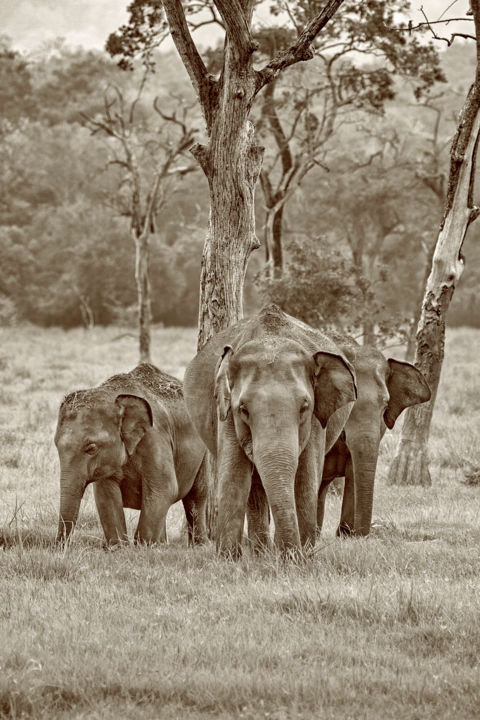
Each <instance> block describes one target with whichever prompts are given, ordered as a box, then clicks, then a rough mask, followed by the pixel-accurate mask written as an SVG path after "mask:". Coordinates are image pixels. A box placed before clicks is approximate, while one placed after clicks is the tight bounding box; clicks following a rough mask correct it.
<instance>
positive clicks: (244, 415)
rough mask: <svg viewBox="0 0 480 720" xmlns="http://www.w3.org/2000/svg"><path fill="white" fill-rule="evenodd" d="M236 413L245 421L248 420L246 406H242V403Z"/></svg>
mask: <svg viewBox="0 0 480 720" xmlns="http://www.w3.org/2000/svg"><path fill="white" fill-rule="evenodd" d="M238 411H239V413H240V415H242V417H243V418H244V419H245V420H246V419H247V418H248V410H247V406H246V405H244V404H243V403H240V405H239V406H238Z"/></svg>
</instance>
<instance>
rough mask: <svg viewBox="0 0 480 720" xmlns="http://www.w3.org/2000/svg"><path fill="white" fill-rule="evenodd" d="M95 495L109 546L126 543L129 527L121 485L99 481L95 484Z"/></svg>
mask: <svg viewBox="0 0 480 720" xmlns="http://www.w3.org/2000/svg"><path fill="white" fill-rule="evenodd" d="M93 494H94V497H95V503H96V506H97V510H98V514H99V516H100V522H101V523H102V528H103V533H104V535H105V541H106V543H107V545H117V544H119V543H122V542H126V540H127V539H128V538H127V525H126V523H125V513H124V512H123V502H122V491H121V489H120V486H119V484H118V483H117V482H115V480H98V481H97V482H95V483H94V484H93Z"/></svg>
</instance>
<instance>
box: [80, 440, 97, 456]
mask: <svg viewBox="0 0 480 720" xmlns="http://www.w3.org/2000/svg"><path fill="white" fill-rule="evenodd" d="M83 452H85V453H87V455H95V453H96V452H97V446H96V444H95V443H94V442H91V443H88V445H86V446H85V447H84V448H83Z"/></svg>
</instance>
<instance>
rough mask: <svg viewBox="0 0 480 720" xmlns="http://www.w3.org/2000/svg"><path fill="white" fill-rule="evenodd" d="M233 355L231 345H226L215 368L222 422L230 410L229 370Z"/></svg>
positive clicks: (216, 388)
mask: <svg viewBox="0 0 480 720" xmlns="http://www.w3.org/2000/svg"><path fill="white" fill-rule="evenodd" d="M232 353H233V348H232V346H231V345H225V347H224V349H223V353H222V357H221V358H220V360H219V361H218V363H217V367H216V368H215V400H216V401H217V407H218V414H219V417H220V420H222V421H223V420H226V419H227V415H228V411H229V410H230V397H231V396H230V382H229V380H228V368H229V363H230V357H231V355H232Z"/></svg>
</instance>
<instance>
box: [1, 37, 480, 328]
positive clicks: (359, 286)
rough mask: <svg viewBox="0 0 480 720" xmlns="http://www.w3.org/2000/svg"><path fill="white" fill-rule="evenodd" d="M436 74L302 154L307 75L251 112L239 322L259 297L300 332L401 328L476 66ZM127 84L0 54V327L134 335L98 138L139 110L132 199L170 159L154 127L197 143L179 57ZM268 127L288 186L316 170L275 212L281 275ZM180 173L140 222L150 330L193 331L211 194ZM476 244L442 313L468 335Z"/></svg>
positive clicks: (103, 63)
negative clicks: (245, 265)
mask: <svg viewBox="0 0 480 720" xmlns="http://www.w3.org/2000/svg"><path fill="white" fill-rule="evenodd" d="M214 60H215V59H214V57H213V53H212V62H214ZM441 63H442V66H443V71H444V73H445V77H446V82H437V83H435V84H434V85H433V86H432V87H431V88H430V89H429V91H428V92H427V93H426V94H423V95H422V96H421V97H415V93H414V92H412V87H411V82H410V80H409V79H406V78H403V77H401V76H399V77H396V78H395V79H394V87H393V88H392V90H391V91H390V89H389V91H388V93H385V94H386V97H385V100H384V102H383V101H382V103H376V101H375V97H368V98H367V100H368V102H367V103H366V102H365V92H366V91H365V92H363V95H362V102H355V103H345V107H344V108H343V110H342V113H340V114H339V115H338V116H337V117H336V124H335V127H333V126H332V127H331V128H329V132H328V133H324V135H323V136H322V142H321V147H320V146H319V149H318V151H316V152H315V153H313V152H312V147H311V145H312V142H313V139H314V138H319V137H320V128H319V123H321V122H324V118H325V117H326V115H325V114H323V115H322V108H321V103H324V102H325V97H324V96H323V95H322V94H321V91H320V88H319V90H318V93H317V94H315V93H313V94H312V93H311V88H312V87H313V88H315V82H317V84H318V77H317V78H316V79H315V82H312V74H314V73H316V72H317V73H318V68H316V67H315V65H314V63H312V65H310V64H308V65H309V67H307V66H306V65H307V64H306V65H305V66H302V67H297V68H294V69H291V70H290V71H289V72H287V73H285V77H284V78H282V81H281V85H279V87H276V88H275V93H276V94H275V97H274V98H272V99H271V103H273V104H271V105H270V106H269V105H268V104H267V100H268V98H267V100H265V101H264V102H263V104H261V103H259V107H258V109H255V113H256V115H255V119H256V126H257V129H258V134H259V136H260V138H261V141H262V143H263V144H264V145H265V148H266V150H265V162H264V169H265V172H264V174H263V176H262V178H261V179H260V184H259V187H258V188H257V193H256V219H257V233H258V237H259V240H260V241H261V242H262V245H261V247H260V248H259V249H258V250H257V251H256V252H255V253H254V255H253V256H252V260H251V262H250V265H249V270H248V276H247V284H246V309H247V311H250V310H253V309H254V308H256V307H258V306H259V305H260V303H261V302H262V301H263V300H264V299H266V298H269V299H272V300H275V301H276V302H278V303H279V304H280V305H282V307H284V308H285V309H286V310H287V311H289V312H292V313H293V314H295V315H297V316H299V317H302V318H303V319H305V320H306V321H308V322H310V323H312V324H314V325H315V324H321V323H325V322H329V321H331V322H340V323H342V324H343V325H345V326H349V327H356V328H358V327H362V328H363V331H364V332H365V333H368V332H372V331H373V329H374V328H375V329H376V332H380V333H382V330H384V331H385V333H386V334H388V331H389V329H391V327H392V323H393V325H394V326H395V328H396V329H398V328H403V329H407V328H408V325H409V323H410V324H411V322H412V320H413V318H414V316H415V310H416V308H417V307H418V306H419V302H420V299H421V294H422V290H423V283H424V277H425V271H426V268H427V266H429V264H430V254H431V249H432V246H433V243H434V241H435V238H436V235H437V231H438V225H439V222H440V220H441V215H442V208H443V201H444V193H445V189H446V188H445V183H446V177H447V172H448V150H449V142H450V139H451V136H452V134H453V132H454V129H455V120H456V114H457V112H458V109H459V107H460V105H461V102H462V99H463V97H464V95H465V91H466V83H467V78H470V77H472V76H473V68H474V65H475V57H474V50H473V48H472V47H470V46H468V45H465V44H462V43H461V42H458V43H457V42H456V43H455V44H454V46H452V47H451V48H450V49H449V51H448V62H447V61H446V55H445V54H442V56H441ZM142 72H143V71H142V68H141V67H139V68H136V69H134V70H133V71H124V70H121V69H119V68H118V67H117V65H116V63H115V62H114V60H112V59H111V58H110V57H109V56H108V55H107V54H106V53H101V52H96V51H95V52H94V51H86V50H84V49H81V48H75V49H73V48H70V47H68V46H66V45H65V44H64V43H63V42H62V41H60V40H59V41H58V42H56V43H54V44H49V45H44V46H42V47H41V48H39V49H38V50H37V51H35V52H33V53H30V54H29V55H23V54H21V53H19V52H17V51H15V50H14V49H13V46H12V42H11V41H10V40H9V39H8V38H3V40H2V43H1V46H0V113H1V123H0V162H1V166H2V174H1V183H2V188H1V203H0V324H12V323H15V322H19V321H29V322H32V323H36V324H39V325H43V326H50V325H59V326H62V327H65V328H69V327H74V326H78V325H82V324H85V325H89V324H92V323H95V324H109V323H117V324H121V325H125V324H130V323H132V324H133V323H135V313H136V301H137V290H136V285H135V251H134V246H133V243H132V238H131V232H130V226H131V217H130V215H129V212H128V208H127V204H126V203H125V202H123V201H124V199H125V197H126V195H127V194H128V191H129V185H128V183H129V180H128V178H127V176H126V175H125V172H124V169H125V168H124V159H123V156H122V154H121V152H120V151H119V149H118V148H117V147H116V145H115V143H116V139H115V137H113V136H112V135H109V134H108V132H106V131H105V130H102V128H101V127H100V126H99V123H101V122H105V119H106V117H107V118H108V113H110V114H111V115H112V113H116V116H115V117H116V118H117V122H120V120H119V108H120V106H121V105H122V103H123V105H124V106H125V107H126V108H127V109H128V107H131V104H132V102H134V101H135V98H136V97H138V103H137V106H136V115H135V118H136V119H135V126H134V127H133V126H132V128H130V129H129V130H128V133H129V134H128V133H127V135H128V138H129V142H130V141H131V142H132V143H133V145H132V147H134V148H135V151H136V152H137V155H138V157H139V165H140V167H139V173H140V175H141V178H140V179H141V183H143V186H144V187H145V188H146V189H148V187H149V183H151V180H152V177H154V175H155V171H156V162H157V160H158V158H160V154H161V153H162V152H163V153H164V152H165V151H166V148H169V147H171V146H172V143H173V142H174V134H172V132H171V131H170V129H169V128H172V127H173V128H174V129H175V128H176V129H178V126H179V121H180V118H182V122H184V123H185V124H186V125H188V127H190V128H193V129H195V131H196V136H198V137H201V135H202V123H201V119H200V117H199V116H198V110H197V111H196V110H195V108H194V103H193V99H192V95H191V89H190V87H189V84H188V80H187V78H186V77H185V74H184V70H183V68H182V67H181V65H180V63H179V61H178V59H177V58H176V56H174V55H173V54H162V55H160V54H159V55H158V56H157V57H156V66H155V72H154V73H153V74H152V73H150V74H149V75H148V77H147V78H146V81H145V85H144V87H143V88H142V92H141V94H139V87H140V84H141V83H142V78H143V77H144V76H143V75H142ZM348 82H349V83H351V75H350V76H349V80H348ZM306 88H308V89H309V90H308V94H306V91H305V89H306ZM367 90H368V88H367ZM302 91H305V92H302ZM340 91H341V92H344V93H348V92H352V89H351V87H347V86H346V85H345V87H340ZM355 92H356V93H357V95H358V96H359V97H360V95H359V94H358V93H359V91H358V88H355ZM390 96H391V97H390ZM155 98H157V100H156V108H155V107H154V100H155ZM302 103H303V105H302ZM179 109H181V111H182V112H180V110H179ZM106 113H107V115H106ZM195 113H197V114H196V115H195ZM272 117H274V118H277V119H278V121H279V124H280V127H281V129H282V132H283V133H284V136H285V137H286V136H288V138H289V140H290V145H289V148H290V150H291V160H292V166H291V167H290V175H293V170H292V168H293V163H294V162H297V165H298V167H300V165H299V163H300V162H301V161H302V158H304V157H314V161H312V165H311V166H309V167H308V172H305V173H304V175H303V176H302V177H301V178H300V179H299V181H298V184H297V185H293V186H292V188H291V190H290V191H288V188H287V192H286V199H285V202H284V204H283V205H282V218H281V221H282V246H281V250H282V258H281V272H279V271H278V267H277V265H276V264H275V263H276V262H277V261H276V260H275V257H274V256H273V255H272V245H271V237H273V236H274V230H275V228H274V223H275V222H277V220H278V218H277V220H275V217H274V215H273V214H272V209H273V208H274V207H275V202H277V209H278V207H279V205H278V198H279V197H280V196H279V195H278V193H279V188H280V189H281V187H280V185H281V182H282V177H283V176H282V162H284V164H285V161H286V158H285V154H284V156H283V158H282V153H281V152H280V153H279V148H282V147H283V149H284V148H285V143H284V145H281V143H280V144H279V136H278V133H277V134H275V132H272V128H273V129H274V122H272ZM95 121H97V125H96V126H95ZM295 123H296V125H295ZM117 140H118V138H117ZM309 143H310V145H309ZM120 150H121V148H120ZM308 153H310V154H308ZM299 158H300V159H299ZM158 162H160V160H158ZM178 163H179V164H178ZM178 163H177V165H178V167H177V170H178V168H180V171H179V172H176V173H175V174H173V173H172V174H171V177H169V178H168V183H167V184H166V185H165V188H164V190H163V195H162V202H160V203H159V204H158V207H157V209H156V213H155V217H154V219H153V221H152V222H153V223H154V227H152V234H151V237H150V280H151V286H152V296H151V297H152V319H153V321H154V322H157V323H160V322H161V323H164V324H165V325H194V324H195V323H196V320H197V312H198V286H199V276H200V262H201V255H202V247H203V242H204V238H205V233H206V228H207V222H208V202H209V201H208V188H207V185H206V179H205V177H204V175H203V173H202V172H200V171H199V170H197V169H196V168H195V166H194V161H193V159H192V158H191V157H189V154H188V152H185V153H183V154H182V155H181V157H179V158H178ZM287 167H288V165H287ZM293 169H295V168H293ZM300 169H301V168H300ZM284 186H285V183H284ZM275 193H277V194H275ZM275 198H277V200H275ZM282 202H283V200H282ZM277 215H278V213H277ZM269 232H270V236H269ZM272 232H273V235H272ZM478 232H479V230H477V229H476V226H473V227H472V228H471V230H470V234H469V237H468V239H467V242H466V244H465V254H466V260H467V266H466V271H465V273H464V276H463V278H462V281H461V283H460V286H459V288H458V291H457V292H456V294H455V299H454V301H453V303H452V307H451V310H450V312H449V323H450V324H452V325H458V324H466V325H473V326H476V327H480V297H479V293H478V286H479V283H478V280H479V274H480V250H479V245H478V242H476V239H478ZM269 238H270V240H269ZM265 248H268V252H267V257H266V252H265ZM273 251H274V252H275V246H273ZM273 254H274V253H273ZM277 260H278V258H277ZM277 264H278V263H277Z"/></svg>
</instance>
